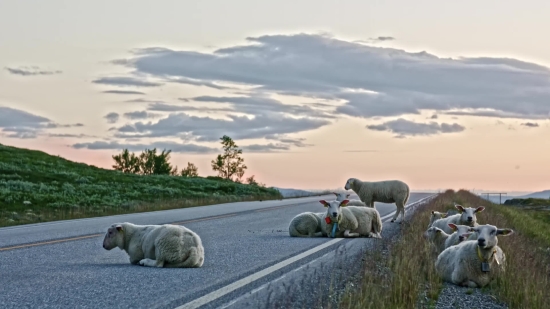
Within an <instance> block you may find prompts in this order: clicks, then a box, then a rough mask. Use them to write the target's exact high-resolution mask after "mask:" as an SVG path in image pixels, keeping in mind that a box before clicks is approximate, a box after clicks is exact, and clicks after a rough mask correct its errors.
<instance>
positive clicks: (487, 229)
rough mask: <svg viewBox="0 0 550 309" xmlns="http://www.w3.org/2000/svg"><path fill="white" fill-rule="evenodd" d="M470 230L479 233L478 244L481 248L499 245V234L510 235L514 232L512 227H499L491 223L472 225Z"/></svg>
mask: <svg viewBox="0 0 550 309" xmlns="http://www.w3.org/2000/svg"><path fill="white" fill-rule="evenodd" d="M470 231H471V232H476V233H477V245H478V246H479V247H480V248H492V247H494V246H496V245H498V238H497V236H508V235H511V234H513V233H514V231H513V230H512V229H499V228H497V227H496V226H494V225H490V224H485V225H478V226H476V227H470Z"/></svg>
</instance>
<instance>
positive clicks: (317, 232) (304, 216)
mask: <svg viewBox="0 0 550 309" xmlns="http://www.w3.org/2000/svg"><path fill="white" fill-rule="evenodd" d="M324 215H325V213H324V212H319V213H314V212H309V211H308V212H303V213H301V214H298V215H296V216H295V217H294V218H292V220H291V221H290V224H289V225H288V233H289V234H290V236H292V237H316V236H327V235H326V233H325V232H324V229H323V226H322V225H321V222H322V221H323V217H324Z"/></svg>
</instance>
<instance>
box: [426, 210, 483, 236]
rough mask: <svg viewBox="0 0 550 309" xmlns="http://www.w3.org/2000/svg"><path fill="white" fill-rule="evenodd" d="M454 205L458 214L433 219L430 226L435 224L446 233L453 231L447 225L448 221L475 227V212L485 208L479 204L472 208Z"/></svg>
mask: <svg viewBox="0 0 550 309" xmlns="http://www.w3.org/2000/svg"><path fill="white" fill-rule="evenodd" d="M455 207H456V209H458V211H459V213H458V214H455V215H452V216H447V217H446V218H442V219H438V220H435V221H434V222H433V223H432V226H435V227H438V228H440V229H442V230H444V231H445V232H446V233H447V234H451V233H452V232H453V231H452V229H451V227H449V223H454V224H462V225H467V226H470V227H475V226H478V224H477V216H476V213H479V212H482V211H483V210H485V207H483V206H479V207H477V208H472V207H467V208H464V207H462V206H461V205H458V204H455Z"/></svg>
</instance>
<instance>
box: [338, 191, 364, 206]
mask: <svg viewBox="0 0 550 309" xmlns="http://www.w3.org/2000/svg"><path fill="white" fill-rule="evenodd" d="M332 194H334V195H336V200H337V201H343V200H348V201H349V202H348V203H347V204H346V206H367V204H365V203H363V202H362V201H361V200H350V199H348V197H349V196H350V194H349V193H336V192H332Z"/></svg>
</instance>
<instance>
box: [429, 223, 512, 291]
mask: <svg viewBox="0 0 550 309" xmlns="http://www.w3.org/2000/svg"><path fill="white" fill-rule="evenodd" d="M470 231H472V232H476V233H477V235H478V236H477V240H466V241H464V242H462V243H460V244H458V245H456V246H450V247H449V248H447V249H445V250H443V252H441V254H439V256H438V257H437V260H436V262H435V268H436V271H437V273H438V275H439V276H441V278H442V279H443V281H446V282H450V283H453V284H456V285H459V286H467V287H470V288H476V287H484V286H486V285H487V284H489V283H490V282H491V281H492V280H493V279H494V278H496V277H497V276H499V274H501V273H502V272H503V271H504V270H505V269H504V267H505V265H504V264H505V262H506V257H505V255H504V252H503V251H502V249H501V248H500V247H499V246H498V238H497V235H500V236H509V235H511V234H513V233H514V231H513V230H512V229H509V228H504V229H502V228H497V227H496V226H494V225H490V224H485V225H478V226H476V227H470Z"/></svg>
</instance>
